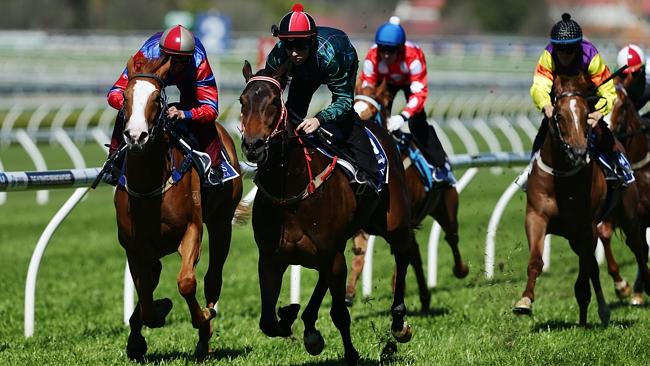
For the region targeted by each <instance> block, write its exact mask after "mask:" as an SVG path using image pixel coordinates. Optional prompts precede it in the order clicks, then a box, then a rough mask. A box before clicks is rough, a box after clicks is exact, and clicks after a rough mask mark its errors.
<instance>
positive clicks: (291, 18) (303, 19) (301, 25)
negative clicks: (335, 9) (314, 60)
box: [273, 4, 316, 39]
mask: <svg viewBox="0 0 650 366" xmlns="http://www.w3.org/2000/svg"><path fill="white" fill-rule="evenodd" d="M291 10H292V11H291V12H290V13H287V14H286V15H285V16H284V17H282V20H281V21H280V27H279V28H277V27H275V26H273V35H274V36H276V37H279V38H280V39H285V38H311V37H314V36H315V35H316V22H314V18H312V17H311V15H309V14H307V13H305V12H304V11H303V10H304V7H303V6H302V4H294V5H293V8H292V9H291Z"/></svg>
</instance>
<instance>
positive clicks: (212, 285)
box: [114, 58, 242, 359]
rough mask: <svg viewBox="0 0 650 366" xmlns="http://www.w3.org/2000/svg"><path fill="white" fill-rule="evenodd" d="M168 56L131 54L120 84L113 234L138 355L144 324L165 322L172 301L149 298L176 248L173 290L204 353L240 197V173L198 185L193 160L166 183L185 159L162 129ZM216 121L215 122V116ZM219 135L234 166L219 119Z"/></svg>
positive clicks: (131, 346)
mask: <svg viewBox="0 0 650 366" xmlns="http://www.w3.org/2000/svg"><path fill="white" fill-rule="evenodd" d="M169 68H170V60H169V59H156V60H148V61H147V60H145V61H144V64H140V61H138V62H137V63H136V62H135V61H134V60H133V58H132V59H130V60H129V62H128V65H127V69H128V75H129V82H128V85H127V86H126V89H125V91H124V117H125V121H126V125H125V130H124V138H125V141H126V143H127V152H126V156H125V158H124V169H123V174H124V178H125V180H124V181H122V183H121V185H118V187H117V190H116V191H115V197H114V201H115V213H116V216H117V227H118V239H119V241H120V244H121V245H122V247H124V250H125V251H126V255H127V259H128V263H129V268H130V270H131V276H132V277H133V282H134V283H135V287H136V290H137V293H138V303H137V305H136V307H135V310H134V312H133V314H132V315H131V318H130V319H129V325H130V327H131V333H130V335H129V339H128V343H127V346H126V352H127V355H128V357H129V358H132V359H139V358H141V357H143V356H144V354H145V353H146V352H147V343H146V341H145V339H144V337H143V336H142V333H141V330H142V326H143V325H146V326H148V327H149V328H158V327H162V326H163V325H164V324H165V317H166V315H167V314H168V313H169V311H170V310H171V307H172V302H171V300H169V299H167V298H165V299H161V300H154V299H153V292H154V290H155V289H156V286H157V285H158V281H159V278H160V271H161V268H162V267H161V263H160V258H162V257H163V256H166V255H168V254H172V253H174V252H178V253H179V254H180V256H181V269H180V272H179V274H178V277H177V282H178V291H179V292H180V294H181V295H182V296H183V297H184V298H185V300H186V301H187V305H188V307H189V310H190V314H191V318H192V325H193V326H194V328H198V330H199V341H198V343H197V345H196V350H195V356H196V357H197V358H198V359H202V358H204V357H205V356H206V355H207V354H208V352H209V340H210V337H211V336H212V325H211V319H212V318H214V316H215V315H216V311H215V310H214V306H215V304H216V302H217V301H218V299H219V296H220V292H221V281H222V279H221V277H222V270H223V265H224V261H225V260H226V257H227V255H228V250H229V248H230V237H231V230H232V227H231V221H232V218H233V215H234V211H235V209H236V206H237V203H238V202H239V199H240V198H241V193H242V181H241V177H239V178H236V179H234V180H230V181H228V182H226V183H224V184H223V185H222V186H221V187H211V188H204V189H202V188H201V181H200V178H199V174H198V173H197V170H196V168H194V167H191V168H190V169H189V170H188V171H187V172H186V173H185V174H184V176H183V177H182V178H181V179H180V180H179V181H178V182H177V183H171V182H172V181H173V180H172V178H171V172H172V168H173V166H174V164H175V166H180V163H181V162H183V159H184V155H183V152H182V151H181V150H180V149H179V148H178V147H177V145H176V144H172V143H171V140H170V136H169V134H168V133H167V132H166V131H167V130H166V128H167V127H166V124H167V120H166V117H165V113H166V107H167V101H166V97H165V94H164V88H165V85H164V82H163V80H164V79H165V75H166V74H167V72H168V71H169ZM215 123H216V122H215ZM217 127H218V132H219V137H220V139H221V141H222V143H223V146H224V148H225V149H226V151H227V152H228V154H229V155H230V157H231V159H232V163H233V166H234V168H235V169H237V170H238V169H239V163H238V161H237V155H236V151H235V148H234V144H233V141H232V139H231V138H230V136H229V135H228V133H227V132H226V131H225V129H224V128H223V127H221V126H220V125H217ZM203 223H205V224H206V226H207V229H208V233H209V239H210V257H209V266H208V271H207V273H206V276H205V297H206V305H207V307H206V308H201V307H200V306H199V303H198V302H197V299H196V286H197V283H196V275H195V267H196V264H197V263H198V261H199V255H200V253H201V238H202V235H203Z"/></svg>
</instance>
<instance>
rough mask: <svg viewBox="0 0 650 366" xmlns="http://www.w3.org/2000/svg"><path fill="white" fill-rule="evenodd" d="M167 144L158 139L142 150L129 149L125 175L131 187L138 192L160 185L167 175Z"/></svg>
mask: <svg viewBox="0 0 650 366" xmlns="http://www.w3.org/2000/svg"><path fill="white" fill-rule="evenodd" d="M166 153H167V144H166V143H165V142H164V141H162V139H156V141H152V142H150V143H149V144H147V145H146V146H145V147H144V149H143V150H142V151H137V152H135V151H127V153H126V161H125V164H126V167H125V172H124V175H125V176H126V179H127V181H128V185H129V188H131V189H133V190H134V191H136V192H148V191H151V190H153V189H155V188H157V187H160V186H161V184H162V182H164V180H165V178H166V176H167V171H168V167H167V155H166Z"/></svg>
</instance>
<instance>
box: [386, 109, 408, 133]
mask: <svg viewBox="0 0 650 366" xmlns="http://www.w3.org/2000/svg"><path fill="white" fill-rule="evenodd" d="M404 122H406V118H404V115H403V114H401V113H400V114H396V115H394V116H391V117H390V118H389V119H388V123H386V128H387V129H388V131H390V132H393V131H397V130H399V129H400V128H401V127H402V125H404Z"/></svg>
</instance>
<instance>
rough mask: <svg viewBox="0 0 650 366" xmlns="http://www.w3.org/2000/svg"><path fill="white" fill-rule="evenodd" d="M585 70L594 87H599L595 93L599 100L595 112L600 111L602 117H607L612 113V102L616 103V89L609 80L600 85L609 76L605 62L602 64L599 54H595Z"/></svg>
mask: <svg viewBox="0 0 650 366" xmlns="http://www.w3.org/2000/svg"><path fill="white" fill-rule="evenodd" d="M587 70H588V72H589V75H590V76H591V81H593V83H594V85H599V86H598V89H597V90H596V93H597V94H598V96H599V97H601V98H600V100H599V101H598V102H597V103H596V110H597V111H600V113H602V114H603V115H607V114H609V112H611V111H612V108H613V107H614V102H616V88H615V87H614V81H613V80H609V81H608V82H606V83H604V84H602V85H601V83H602V82H603V81H604V80H605V79H607V78H608V77H609V76H610V75H611V73H610V71H609V68H608V67H607V65H605V62H603V59H602V57H600V54H597V55H596V56H594V58H592V59H591V62H590V63H589V67H588V69H587Z"/></svg>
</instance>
